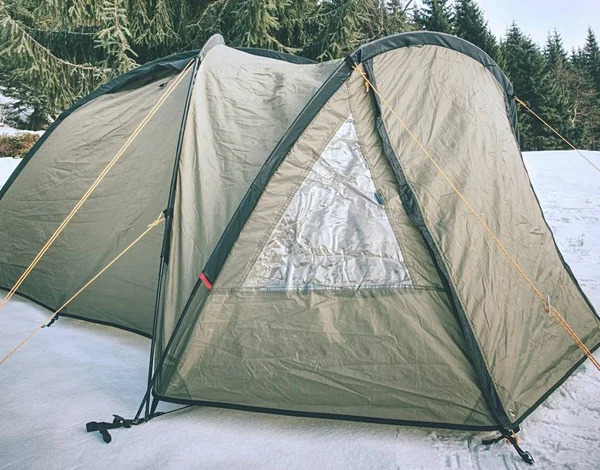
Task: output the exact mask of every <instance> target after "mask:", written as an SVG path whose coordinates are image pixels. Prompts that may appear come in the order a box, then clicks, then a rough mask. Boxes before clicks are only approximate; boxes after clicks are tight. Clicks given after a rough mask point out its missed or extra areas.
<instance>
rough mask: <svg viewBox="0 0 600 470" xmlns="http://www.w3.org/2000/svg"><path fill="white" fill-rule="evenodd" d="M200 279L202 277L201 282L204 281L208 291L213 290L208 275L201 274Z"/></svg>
mask: <svg viewBox="0 0 600 470" xmlns="http://www.w3.org/2000/svg"><path fill="white" fill-rule="evenodd" d="M199 277H200V280H201V281H202V284H204V285H205V286H206V288H207V289H208V290H211V289H212V284H211V283H210V281H209V280H208V278H207V277H206V274H204V273H200V276H199Z"/></svg>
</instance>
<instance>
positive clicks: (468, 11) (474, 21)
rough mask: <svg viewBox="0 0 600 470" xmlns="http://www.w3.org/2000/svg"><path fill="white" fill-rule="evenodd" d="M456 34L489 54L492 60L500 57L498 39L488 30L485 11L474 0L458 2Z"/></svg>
mask: <svg viewBox="0 0 600 470" xmlns="http://www.w3.org/2000/svg"><path fill="white" fill-rule="evenodd" d="M453 27H454V34H456V35H457V36H458V37H461V38H463V39H465V40H467V41H469V42H471V43H473V44H475V45H476V46H478V47H480V48H481V49H483V50H484V51H485V52H487V53H488V54H489V55H490V56H491V57H492V59H494V60H496V59H498V56H499V47H498V41H497V39H496V37H495V36H494V35H493V34H492V32H491V31H490V29H489V28H488V24H487V21H485V18H484V16H483V11H482V10H481V8H480V7H479V5H477V3H476V2H475V1H474V0H458V1H457V2H456V4H455V7H454V18H453Z"/></svg>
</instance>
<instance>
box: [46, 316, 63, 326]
mask: <svg viewBox="0 0 600 470" xmlns="http://www.w3.org/2000/svg"><path fill="white" fill-rule="evenodd" d="M59 316H60V315H54V317H52V320H50V321H49V322H48V323H46V324H45V325H44V326H43V327H42V328H50V327H51V326H52V325H53V324H54V322H55V321H56V320H58V317H59Z"/></svg>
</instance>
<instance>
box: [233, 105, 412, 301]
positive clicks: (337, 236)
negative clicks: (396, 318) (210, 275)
mask: <svg viewBox="0 0 600 470" xmlns="http://www.w3.org/2000/svg"><path fill="white" fill-rule="evenodd" d="M410 286H411V279H410V276H409V273H408V271H407V269H406V266H405V263H404V259H403V257H402V253H401V251H400V246H399V245H398V241H397V240H396V236H395V234H394V231H393V230H392V227H391V225H390V222H389V220H388V218H387V215H386V212H385V210H384V208H383V205H382V201H381V197H380V196H379V195H378V194H377V191H376V189H375V185H374V184H373V179H372V177H371V173H370V171H369V168H368V166H367V163H366V161H365V158H364V156H363V154H362V151H361V148H360V144H359V140H358V136H357V133H356V128H355V126H354V120H353V117H352V115H350V116H349V117H348V119H347V120H346V121H345V122H344V123H343V124H342V126H341V127H340V128H339V130H338V131H337V132H336V134H335V135H334V136H333V138H332V139H331V141H330V142H329V143H328V145H327V147H326V148H325V150H324V151H323V153H322V154H321V155H320V157H319V159H318V160H317V161H316V163H315V164H314V166H313V168H312V170H311V171H310V172H309V174H308V175H307V176H306V179H305V180H304V181H303V183H302V184H301V185H300V187H299V189H298V192H297V193H296V194H295V196H294V197H293V199H292V201H291V202H290V204H289V205H288V207H287V209H286V210H285V212H284V214H283V217H282V218H281V220H280V221H279V223H278V224H277V226H276V227H275V229H274V231H273V233H272V234H271V236H270V237H269V239H268V241H267V243H266V244H265V246H264V248H263V250H262V252H261V253H260V255H259V256H258V258H257V260H256V262H255V264H254V265H253V267H252V268H251V270H250V272H249V273H248V276H247V277H246V280H245V282H244V284H243V286H242V287H244V288H260V289H278V290H280V289H282V290H284V289H342V288H357V287H410Z"/></svg>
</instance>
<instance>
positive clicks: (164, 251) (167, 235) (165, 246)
mask: <svg viewBox="0 0 600 470" xmlns="http://www.w3.org/2000/svg"><path fill="white" fill-rule="evenodd" d="M199 64H200V56H199V55H197V56H196V57H195V58H194V66H193V67H192V76H191V78H190V84H189V86H188V91H187V96H186V98H185V105H184V108H183V116H182V118H181V126H180V127H179V136H178V138H177V147H176V149H175V163H174V165H173V173H172V175H171V186H170V188H169V199H168V202H167V208H166V210H165V219H166V220H165V230H164V234H163V243H162V248H161V253H160V266H159V268H158V285H157V288H156V300H155V302H154V318H153V320H152V338H151V340H150V360H149V364H148V388H150V387H151V382H152V369H153V367H154V353H155V347H156V330H157V326H158V313H159V311H160V307H161V303H162V302H161V301H162V287H163V286H162V284H163V277H164V272H165V265H167V264H168V263H169V248H170V245H171V243H170V241H171V229H172V227H173V208H174V206H175V190H176V188H177V173H178V169H179V160H180V159H181V149H182V146H183V136H184V134H185V124H186V122H187V118H188V114H189V110H190V103H191V99H192V91H193V89H194V82H195V81H196V73H197V71H198V66H199ZM149 415H150V401H149V400H146V413H145V417H146V418H148V416H149Z"/></svg>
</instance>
